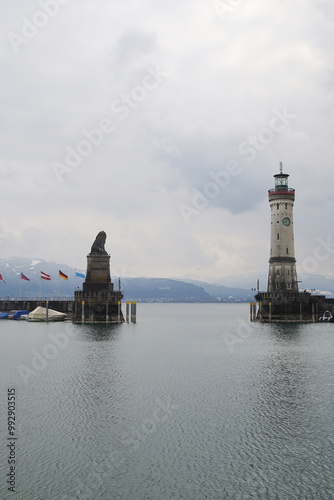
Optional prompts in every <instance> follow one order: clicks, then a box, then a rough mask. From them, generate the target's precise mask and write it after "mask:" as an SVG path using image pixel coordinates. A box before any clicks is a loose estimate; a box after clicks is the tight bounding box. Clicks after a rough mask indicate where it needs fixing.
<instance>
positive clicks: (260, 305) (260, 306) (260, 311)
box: [259, 302, 262, 321]
mask: <svg viewBox="0 0 334 500" xmlns="http://www.w3.org/2000/svg"><path fill="white" fill-rule="evenodd" d="M259 313H260V321H262V302H259Z"/></svg>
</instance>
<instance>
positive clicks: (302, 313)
mask: <svg viewBox="0 0 334 500" xmlns="http://www.w3.org/2000/svg"><path fill="white" fill-rule="evenodd" d="M255 299H256V301H257V302H258V304H257V311H256V313H255V314H253V315H251V319H252V320H253V321H260V322H263V323H293V322H296V323H297V322H298V323H317V322H318V321H319V317H321V316H322V315H323V314H324V312H325V311H326V310H330V311H334V299H327V298H326V297H325V296H324V295H311V293H309V292H287V291H285V292H267V293H258V294H257V295H256V296H255Z"/></svg>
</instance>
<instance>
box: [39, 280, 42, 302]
mask: <svg viewBox="0 0 334 500" xmlns="http://www.w3.org/2000/svg"><path fill="white" fill-rule="evenodd" d="M40 280H41V282H40V284H39V298H40V299H41V298H42V276H41V277H40Z"/></svg>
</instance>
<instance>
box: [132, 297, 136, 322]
mask: <svg viewBox="0 0 334 500" xmlns="http://www.w3.org/2000/svg"><path fill="white" fill-rule="evenodd" d="M136 321H137V303H136V302H131V322H132V323H136Z"/></svg>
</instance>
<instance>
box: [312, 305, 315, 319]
mask: <svg viewBox="0 0 334 500" xmlns="http://www.w3.org/2000/svg"><path fill="white" fill-rule="evenodd" d="M312 322H313V323H315V312H314V304H312Z"/></svg>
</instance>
